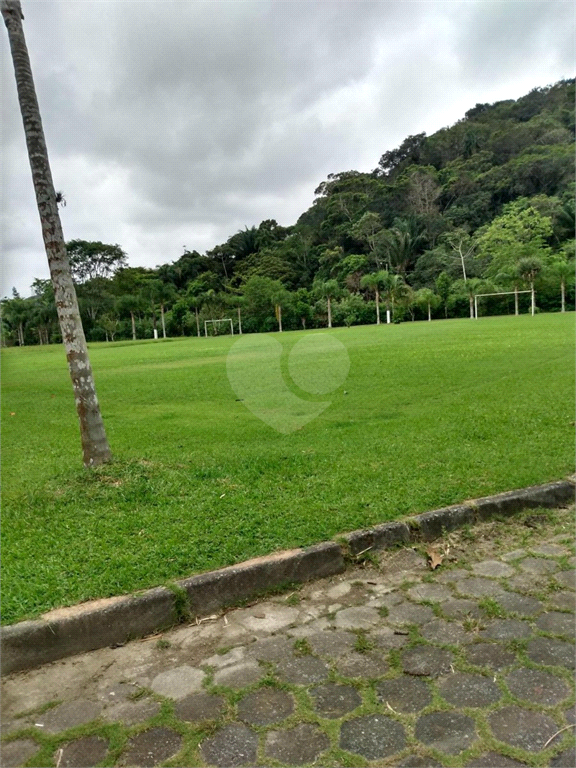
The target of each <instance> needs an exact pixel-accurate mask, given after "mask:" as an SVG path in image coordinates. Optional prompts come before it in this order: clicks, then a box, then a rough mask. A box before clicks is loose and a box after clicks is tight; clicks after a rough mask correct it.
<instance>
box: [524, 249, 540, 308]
mask: <svg viewBox="0 0 576 768" xmlns="http://www.w3.org/2000/svg"><path fill="white" fill-rule="evenodd" d="M541 271H542V262H541V261H540V260H539V259H535V258H530V257H527V258H525V259H520V261H519V262H518V274H519V275H520V277H521V278H522V279H523V280H525V281H526V282H527V283H529V285H530V298H531V314H532V316H534V315H535V313H536V297H535V292H534V281H535V280H536V278H537V277H538V275H539V274H540V272H541Z"/></svg>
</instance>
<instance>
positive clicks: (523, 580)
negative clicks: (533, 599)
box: [508, 573, 542, 595]
mask: <svg viewBox="0 0 576 768" xmlns="http://www.w3.org/2000/svg"><path fill="white" fill-rule="evenodd" d="M541 587H542V584H540V585H539V584H538V582H537V581H536V580H535V579H534V576H533V575H532V574H529V573H519V574H518V575H516V576H512V578H511V579H508V588H509V589H514V590H515V591H516V592H522V593H525V594H527V595H530V594H532V593H533V592H535V591H538V589H539V588H541Z"/></svg>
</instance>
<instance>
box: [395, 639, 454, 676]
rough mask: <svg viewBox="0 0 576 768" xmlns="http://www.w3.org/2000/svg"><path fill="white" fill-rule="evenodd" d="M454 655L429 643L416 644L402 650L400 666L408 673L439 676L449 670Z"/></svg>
mask: <svg viewBox="0 0 576 768" xmlns="http://www.w3.org/2000/svg"><path fill="white" fill-rule="evenodd" d="M453 659H454V657H453V656H452V653H451V652H450V651H446V650H444V649H443V648H434V647H432V646H430V645H418V646H417V647H416V648H410V649H409V650H407V651H403V652H402V667H403V669H404V672H406V673H407V674H409V675H425V676H426V677H439V676H440V675H444V674H446V672H450V665H451V664H452V661H453Z"/></svg>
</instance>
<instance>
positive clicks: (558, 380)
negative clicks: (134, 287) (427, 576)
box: [2, 313, 574, 623]
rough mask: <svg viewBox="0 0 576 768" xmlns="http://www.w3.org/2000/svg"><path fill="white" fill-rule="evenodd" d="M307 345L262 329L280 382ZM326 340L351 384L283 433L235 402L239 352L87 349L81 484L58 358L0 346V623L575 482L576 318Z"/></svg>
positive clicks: (362, 332) (484, 321) (166, 345)
mask: <svg viewBox="0 0 576 768" xmlns="http://www.w3.org/2000/svg"><path fill="white" fill-rule="evenodd" d="M314 333H319V331H309V332H293V333H284V334H272V336H273V337H274V338H275V339H277V340H278V341H280V342H281V344H282V345H283V348H284V351H283V371H284V377H285V379H287V377H288V371H289V367H288V363H287V358H288V353H289V351H290V349H291V348H292V346H293V345H294V344H295V343H296V342H297V341H299V340H300V339H302V338H303V337H305V336H306V335H310V334H314ZM322 333H329V334H331V335H332V336H333V337H334V338H336V339H338V340H339V341H341V342H342V344H344V346H345V347H346V349H347V352H348V355H349V357H350V371H349V375H348V378H347V379H346V381H345V383H344V384H343V385H342V386H340V387H339V388H338V389H336V390H335V391H334V392H333V393H332V394H330V395H325V396H322V397H319V396H311V397H310V398H309V399H310V400H313V401H317V400H322V401H326V400H330V401H331V405H330V406H329V407H328V408H326V409H325V410H324V411H323V412H322V413H321V414H320V415H319V416H318V417H317V418H315V419H314V420H312V421H311V422H310V423H308V424H306V425H305V426H304V427H303V428H301V429H300V430H298V431H296V432H292V433H291V434H281V433H279V432H277V431H275V430H274V429H272V428H271V427H269V426H267V425H266V424H264V423H263V422H262V421H260V420H259V419H257V418H256V417H255V416H254V415H253V414H252V413H251V412H250V411H249V410H248V409H247V408H246V406H245V404H244V402H241V401H240V402H239V401H238V400H237V397H238V396H237V395H236V394H235V392H234V391H233V390H232V388H231V386H230V383H229V381H228V377H227V369H226V356H227V353H228V350H229V349H230V347H231V345H232V343H233V341H235V340H236V339H237V337H234V339H232V338H231V337H229V336H225V337H219V338H209V339H204V338H202V339H196V338H187V339H172V340H167V341H159V342H151V341H146V342H136V343H132V342H119V343H115V344H92V345H91V347H90V351H91V360H92V364H93V368H94V371H95V378H96V385H97V389H98V394H99V398H100V402H101V407H102V412H103V416H104V419H105V423H106V428H107V431H108V436H109V440H110V443H111V446H112V449H113V452H114V455H115V457H116V461H115V462H114V463H113V464H111V465H108V466H105V467H103V468H100V469H98V470H96V471H87V470H84V469H83V467H82V464H81V452H80V440H79V434H78V425H77V420H76V413H75V410H74V400H73V396H72V391H71V385H70V381H69V378H68V371H67V367H66V363H65V357H64V351H63V349H62V347H60V346H57V347H56V346H51V347H33V348H32V347H30V348H23V349H19V348H11V349H4V350H3V351H2V362H3V369H2V374H3V397H2V411H3V436H2V437H3V514H2V544H3V547H2V597H3V599H2V608H3V622H4V623H12V622H14V621H17V620H20V619H24V618H30V617H34V616H37V615H39V614H40V613H41V612H43V611H45V610H47V609H50V608H52V607H55V606H60V605H69V604H72V603H75V602H79V601H82V600H87V599H90V598H96V597H106V596H110V595H115V594H120V593H125V592H131V591H135V590H139V589H143V588H146V587H152V586H155V585H159V584H164V583H167V582H169V581H170V580H172V579H175V578H178V577H184V576H187V575H189V574H192V573H195V572H200V571H203V570H208V569H212V568H217V567H219V566H224V565H228V564H231V563H234V562H238V561H241V560H244V559H246V558H249V557H252V556H255V555H261V554H265V553H269V552H271V551H273V550H276V549H283V548H289V547H296V546H305V545H309V544H312V543H315V542H319V541H323V540H325V539H329V538H331V537H334V536H336V535H337V534H339V533H342V532H345V531H349V530H353V529H355V528H360V527H364V526H370V525H372V524H374V523H380V522H384V521H388V520H392V519H395V518H398V517H400V516H402V515H407V514H410V513H417V512H421V511H424V510H427V509H433V508H435V507H441V506H444V505H447V504H452V503H456V502H459V501H462V500H464V499H468V498H474V497H478V496H482V495H486V494H490V493H495V492H498V491H504V490H508V489H512V488H518V487H522V486H526V485H531V484H535V483H542V482H547V481H550V480H555V479H559V478H562V477H564V476H565V475H567V474H568V473H570V472H572V471H573V464H574V428H573V427H574V424H573V422H574V406H573V399H574V343H573V338H574V313H567V314H565V315H560V314H548V315H545V314H542V315H537V316H536V317H534V318H532V317H529V316H521V317H518V318H515V317H510V316H509V317H494V318H481V319H480V320H478V321H472V320H468V319H465V320H448V321H435V322H432V323H427V322H419V323H404V324H402V325H397V326H396V325H392V326H385V325H383V326H379V327H378V326H364V327H356V328H338V329H334V330H332V331H322ZM251 364H252V363H251V361H250V357H249V356H247V361H246V365H247V366H249V365H251ZM306 364H308V365H310V368H311V371H310V372H309V373H311V374H313V373H314V368H315V366H316V361H315V360H314V359H313V357H312V358H309V359H308V362H307V363H306ZM303 365H304V363H303ZM292 372H293V373H294V370H293V369H292ZM299 373H300V374H301V375H302V378H303V379H305V378H306V374H307V371H305V370H304V371H300V372H299ZM289 386H290V387H291V389H292V391H293V392H295V393H296V394H298V395H299V396H300V397H302V396H303V394H302V391H301V390H298V388H297V387H295V386H294V385H293V384H291V383H289Z"/></svg>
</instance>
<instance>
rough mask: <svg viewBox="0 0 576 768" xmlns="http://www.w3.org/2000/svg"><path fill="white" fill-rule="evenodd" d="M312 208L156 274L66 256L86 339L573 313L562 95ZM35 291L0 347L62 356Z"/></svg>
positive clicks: (325, 190) (100, 247) (472, 128)
mask: <svg viewBox="0 0 576 768" xmlns="http://www.w3.org/2000/svg"><path fill="white" fill-rule="evenodd" d="M295 161H297V159H295ZM315 195H316V199H315V200H314V203H313V205H312V206H311V207H310V208H309V209H308V210H307V211H305V212H304V213H302V215H301V216H300V218H299V219H298V221H297V222H296V223H295V224H294V225H293V226H290V227H282V226H279V225H278V224H277V222H276V221H274V220H266V221H263V222H261V224H260V225H259V226H257V227H256V226H253V227H250V228H248V227H247V228H245V229H244V230H242V231H239V232H236V233H234V234H232V235H231V236H230V237H229V238H228V240H227V241H226V242H225V243H222V244H221V245H217V246H216V247H214V248H213V249H212V250H210V251H208V252H207V253H205V254H200V253H198V252H196V251H193V252H188V251H186V252H185V253H184V254H182V255H181V256H180V257H179V258H177V259H176V260H173V261H171V262H170V263H165V264H163V265H162V266H159V267H157V268H156V269H154V270H149V269H144V268H139V267H129V266H128V261H127V257H126V254H125V253H124V252H123V250H122V248H121V247H120V246H111V245H105V244H102V243H88V242H85V241H82V240H75V241H72V242H71V243H68V250H69V253H70V257H71V263H72V267H73V270H74V275H75V279H76V282H77V291H78V297H79V302H80V306H81V311H82V317H83V322H84V326H85V330H86V335H87V337H88V339H89V340H105V339H120V338H150V337H152V335H153V331H154V328H156V329H157V331H158V333H159V334H160V335H169V336H175V335H181V334H184V335H190V334H196V333H200V332H203V321H204V320H205V319H215V318H224V317H233V318H234V323H235V326H236V328H235V330H238V324H239V322H241V324H242V330H243V331H244V332H254V331H271V330H278V329H279V328H280V329H284V330H288V329H296V328H303V327H305V328H314V327H325V326H327V325H329V326H331V325H354V324H365V323H374V322H376V321H377V319H379V316H380V313H381V312H382V319H384V314H383V313H384V312H385V310H389V311H390V313H391V316H392V319H393V321H395V322H401V321H405V320H413V319H417V320H420V319H427V318H429V317H432V318H434V317H461V316H467V315H468V314H469V313H470V311H471V306H472V297H473V295H474V294H475V293H492V292H496V291H512V292H513V291H524V290H529V289H531V288H532V287H533V288H534V289H535V291H536V305H537V310H538V311H560V310H563V309H564V307H566V308H573V303H574V260H573V258H574V80H566V81H561V82H559V83H556V84H555V85H553V86H548V87H546V88H536V89H534V90H533V91H531V92H530V93H529V94H527V95H526V96H524V97H522V98H521V99H518V100H517V101H513V100H510V101H501V102H497V103H495V104H477V105H476V106H475V107H474V108H472V109H470V110H469V111H468V112H467V113H466V114H465V116H464V117H463V118H462V120H460V121H459V122H458V123H456V124H455V125H453V126H451V127H449V128H443V129H442V130H440V131H437V132H436V133H435V134H433V135H432V136H426V135H425V134H424V133H421V134H417V135H415V136H409V137H408V138H406V139H405V140H404V141H403V142H402V144H401V145H400V146H399V147H398V148H397V149H394V150H391V151H387V152H385V153H384V154H383V155H382V157H381V158H380V160H379V161H378V163H377V166H376V167H375V169H374V170H373V171H372V172H371V173H360V172H357V171H353V170H349V171H341V172H338V173H334V174H330V175H329V177H328V179H327V180H326V181H323V182H322V183H321V184H320V185H319V186H318V188H317V189H316V190H315ZM165 256H166V257H167V256H168V255H167V254H166V255H165ZM33 289H34V295H33V296H32V297H29V298H21V297H19V296H18V295H17V294H16V295H14V296H13V297H12V298H11V299H6V300H4V301H3V311H2V340H3V343H4V344H34V343H53V342H57V341H59V340H60V337H59V330H58V323H57V320H56V310H55V307H54V301H53V295H52V292H51V287H50V284H49V282H48V281H40V280H38V281H36V282H35V284H34V286H33ZM530 298H531V297H530V295H529V294H524V293H520V294H517V295H516V296H515V295H514V294H513V293H512V294H511V295H509V296H507V297H496V298H487V299H482V300H481V301H482V303H481V311H482V313H506V312H511V313H513V312H514V311H515V309H516V306H518V311H521V312H522V311H526V310H527V307H528V306H529V302H530Z"/></svg>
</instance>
